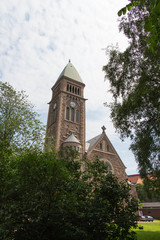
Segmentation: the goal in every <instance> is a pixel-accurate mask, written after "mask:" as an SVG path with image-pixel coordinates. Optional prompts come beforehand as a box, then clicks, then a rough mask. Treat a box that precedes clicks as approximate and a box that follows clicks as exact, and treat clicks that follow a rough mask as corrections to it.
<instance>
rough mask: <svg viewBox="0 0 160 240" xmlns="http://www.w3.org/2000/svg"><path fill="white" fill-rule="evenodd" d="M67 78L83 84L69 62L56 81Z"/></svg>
mask: <svg viewBox="0 0 160 240" xmlns="http://www.w3.org/2000/svg"><path fill="white" fill-rule="evenodd" d="M63 76H64V77H68V78H71V79H73V80H75V81H77V82H81V83H83V81H82V79H81V77H80V75H79V73H78V72H77V70H76V69H75V67H74V66H73V64H72V63H71V61H70V60H69V62H68V64H67V65H66V66H65V68H64V69H63V71H62V72H61V74H60V76H59V77H58V79H57V81H58V80H59V79H60V78H61V77H63Z"/></svg>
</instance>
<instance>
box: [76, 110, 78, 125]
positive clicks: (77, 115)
mask: <svg viewBox="0 0 160 240" xmlns="http://www.w3.org/2000/svg"><path fill="white" fill-rule="evenodd" d="M76 122H77V123H78V122H79V110H76Z"/></svg>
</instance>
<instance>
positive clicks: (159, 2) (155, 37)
mask: <svg viewBox="0 0 160 240" xmlns="http://www.w3.org/2000/svg"><path fill="white" fill-rule="evenodd" d="M135 6H139V7H140V8H141V7H146V9H147V11H148V12H149V18H147V19H146V21H145V25H144V28H145V30H146V31H147V32H148V33H149V36H148V39H147V42H148V44H149V49H150V50H152V51H157V50H158V49H159V48H160V0H145V1H144V0H130V3H129V4H127V5H126V6H125V7H123V8H122V9H120V10H119V12H118V15H119V16H121V15H122V14H126V12H127V10H128V11H131V9H132V8H133V7H135Z"/></svg>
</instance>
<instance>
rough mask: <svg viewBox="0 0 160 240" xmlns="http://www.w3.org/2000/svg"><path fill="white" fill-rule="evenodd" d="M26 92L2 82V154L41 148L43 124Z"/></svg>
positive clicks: (0, 116) (0, 121)
mask: <svg viewBox="0 0 160 240" xmlns="http://www.w3.org/2000/svg"><path fill="white" fill-rule="evenodd" d="M38 117H39V116H38V114H37V113H35V112H34V111H33V106H32V104H31V103H30V102H29V101H28V99H27V96H26V95H25V93H24V91H16V90H15V89H14V88H13V87H12V86H11V85H10V84H9V83H3V82H1V81H0V154H2V153H3V154H4V153H9V152H13V151H20V149H24V148H25V147H27V148H30V147H34V146H40V145H41V144H42V142H43V140H42V139H43V137H44V136H43V133H44V132H43V129H44V127H43V126H42V123H41V122H40V121H39V120H38Z"/></svg>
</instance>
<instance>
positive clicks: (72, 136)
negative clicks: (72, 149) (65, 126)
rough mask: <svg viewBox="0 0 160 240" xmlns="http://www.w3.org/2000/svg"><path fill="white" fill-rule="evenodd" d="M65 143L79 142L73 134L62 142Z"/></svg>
mask: <svg viewBox="0 0 160 240" xmlns="http://www.w3.org/2000/svg"><path fill="white" fill-rule="evenodd" d="M64 142H65V143H67V142H72V143H79V144H80V142H79V140H78V139H77V138H76V137H75V136H74V135H73V133H72V134H71V135H70V136H69V137H68V138H67V139H66V140H65V141H64Z"/></svg>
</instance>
